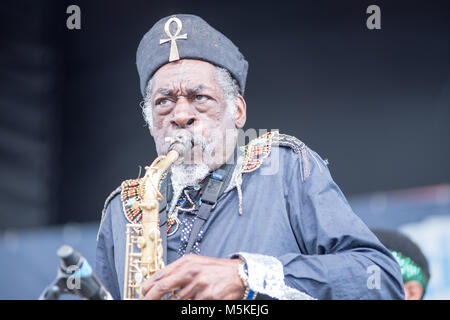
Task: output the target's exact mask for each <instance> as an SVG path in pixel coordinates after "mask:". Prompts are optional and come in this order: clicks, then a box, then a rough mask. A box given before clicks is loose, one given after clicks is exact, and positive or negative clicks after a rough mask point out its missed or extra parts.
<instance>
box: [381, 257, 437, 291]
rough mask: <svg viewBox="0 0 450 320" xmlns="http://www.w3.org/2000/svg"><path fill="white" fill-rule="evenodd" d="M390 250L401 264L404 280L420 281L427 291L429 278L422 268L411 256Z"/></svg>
mask: <svg viewBox="0 0 450 320" xmlns="http://www.w3.org/2000/svg"><path fill="white" fill-rule="evenodd" d="M389 251H390V252H391V253H392V255H393V256H394V258H395V260H397V262H398V264H399V265H400V269H401V271H402V278H403V282H404V283H406V282H408V281H412V280H416V281H419V282H420V284H421V285H422V287H423V291H424V293H425V290H426V288H427V285H428V280H429V279H428V277H427V276H426V275H425V273H424V272H423V270H422V268H421V267H419V266H418V265H417V264H416V263H415V262H414V261H413V260H412V259H411V258H409V257H406V256H404V255H403V254H401V253H400V252H397V251H394V250H389Z"/></svg>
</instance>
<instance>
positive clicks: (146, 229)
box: [123, 131, 192, 300]
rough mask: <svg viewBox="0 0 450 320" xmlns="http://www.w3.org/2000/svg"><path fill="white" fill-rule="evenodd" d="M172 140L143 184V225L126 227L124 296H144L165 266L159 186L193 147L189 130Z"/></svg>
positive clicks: (140, 205) (128, 225)
mask: <svg viewBox="0 0 450 320" xmlns="http://www.w3.org/2000/svg"><path fill="white" fill-rule="evenodd" d="M166 142H169V143H170V146H169V152H168V153H167V155H165V156H164V155H162V156H159V157H157V158H156V159H155V160H154V161H153V163H152V164H151V165H150V166H149V167H146V168H145V170H146V172H145V176H144V178H143V179H142V183H141V185H140V187H139V192H140V198H141V199H142V200H141V201H140V202H138V203H136V204H135V205H136V206H138V207H139V208H140V209H141V210H142V220H141V223H140V224H132V223H129V224H127V226H126V247H125V276H124V286H123V299H125V300H135V299H142V298H143V295H142V292H141V288H142V284H143V282H144V281H145V280H146V279H148V278H149V277H150V276H152V275H153V274H154V273H155V272H157V271H158V270H160V269H162V268H164V260H163V247H162V240H161V237H160V231H159V201H160V200H162V199H163V196H162V194H161V192H160V191H159V188H158V185H159V182H160V179H161V176H162V175H163V173H164V172H165V171H166V170H167V169H168V168H169V167H170V166H171V165H172V164H173V163H174V162H175V161H177V160H178V159H179V158H182V157H185V156H186V155H187V154H188V153H189V152H190V149H191V148H192V138H191V136H190V135H189V134H188V132H186V131H183V132H182V133H180V134H178V135H175V137H174V138H170V137H169V138H166Z"/></svg>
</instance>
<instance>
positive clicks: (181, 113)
mask: <svg viewBox="0 0 450 320" xmlns="http://www.w3.org/2000/svg"><path fill="white" fill-rule="evenodd" d="M195 121H197V118H196V116H195V108H194V106H193V105H192V104H191V103H190V102H189V100H188V99H186V98H185V97H180V98H179V99H178V100H177V103H176V105H175V110H174V116H173V119H172V123H173V124H174V125H176V126H177V127H179V128H187V127H190V126H192V125H193V124H194V123H195Z"/></svg>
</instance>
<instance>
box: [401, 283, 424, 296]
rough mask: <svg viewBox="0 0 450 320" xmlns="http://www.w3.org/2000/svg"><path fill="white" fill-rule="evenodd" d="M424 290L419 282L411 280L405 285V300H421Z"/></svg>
mask: <svg viewBox="0 0 450 320" xmlns="http://www.w3.org/2000/svg"><path fill="white" fill-rule="evenodd" d="M422 296H423V288H422V285H421V284H420V282H419V281H415V280H411V281H408V282H406V283H405V300H421V299H422Z"/></svg>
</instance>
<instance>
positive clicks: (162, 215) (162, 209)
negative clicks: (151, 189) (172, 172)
mask: <svg viewBox="0 0 450 320" xmlns="http://www.w3.org/2000/svg"><path fill="white" fill-rule="evenodd" d="M167 180H170V179H164V181H163V184H162V186H161V191H162V194H163V197H164V198H163V199H162V200H161V201H160V202H159V232H160V236H161V240H162V241H161V245H162V247H163V260H164V264H165V265H166V264H167V223H168V221H167V220H168V217H167V210H166V208H167V202H168V201H170V199H171V198H172V195H171V193H170V191H169V189H170V188H169V181H167Z"/></svg>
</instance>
